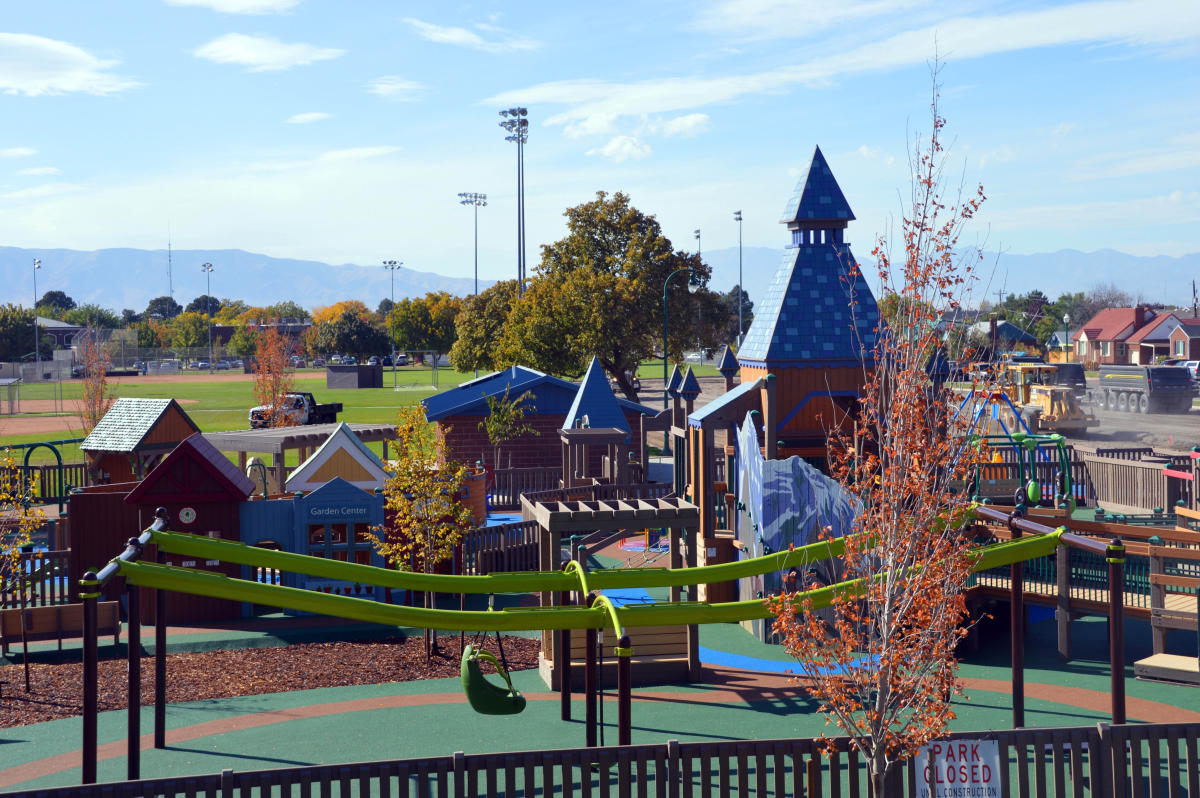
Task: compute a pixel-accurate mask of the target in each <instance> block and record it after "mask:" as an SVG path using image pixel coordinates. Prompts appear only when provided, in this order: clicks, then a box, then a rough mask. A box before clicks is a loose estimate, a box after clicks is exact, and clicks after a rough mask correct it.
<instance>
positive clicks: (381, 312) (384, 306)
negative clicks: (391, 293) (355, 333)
mask: <svg viewBox="0 0 1200 798" xmlns="http://www.w3.org/2000/svg"><path fill="white" fill-rule="evenodd" d="M395 306H396V303H395V302H393V301H392V300H390V299H388V298H387V297H384V298H383V299H381V300H379V306H378V307H376V308H375V315H376V316H378V317H379V318H380V319H384V320H386V319H387V315H388V314H389V313H391V312H392V308H393V307H395Z"/></svg>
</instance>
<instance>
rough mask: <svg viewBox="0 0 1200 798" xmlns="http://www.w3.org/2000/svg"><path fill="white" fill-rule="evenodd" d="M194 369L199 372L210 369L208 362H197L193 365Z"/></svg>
mask: <svg viewBox="0 0 1200 798" xmlns="http://www.w3.org/2000/svg"><path fill="white" fill-rule="evenodd" d="M192 368H194V369H196V370H197V371H203V370H204V369H206V368H208V361H207V360H197V361H195V362H193V363H192Z"/></svg>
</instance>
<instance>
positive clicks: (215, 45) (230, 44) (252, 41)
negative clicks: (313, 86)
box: [193, 33, 346, 72]
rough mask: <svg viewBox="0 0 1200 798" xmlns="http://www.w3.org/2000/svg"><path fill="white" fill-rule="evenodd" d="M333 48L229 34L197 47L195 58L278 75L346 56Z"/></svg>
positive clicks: (267, 37)
mask: <svg viewBox="0 0 1200 798" xmlns="http://www.w3.org/2000/svg"><path fill="white" fill-rule="evenodd" d="M345 52H346V51H345V50H338V49H336V48H333V47H316V46H314V45H311V44H305V43H303V42H296V43H295V44H288V43H287V42H281V41H279V40H278V39H276V38H273V37H270V36H247V35H245V34H244V33H227V34H225V35H224V36H220V37H218V38H216V39H213V40H212V41H211V42H209V43H208V44H204V45H201V46H200V47H197V48H196V49H195V50H194V51H193V54H194V55H195V56H196V57H197V58H204V59H207V60H209V61H212V62H214V63H217V64H240V65H242V66H246V67H249V69H250V71H251V72H275V71H279V70H283V69H291V68H292V67H297V66H305V65H307V64H311V63H313V62H314V61H328V60H329V59H331V58H338V57H340V56H342V55H344V54H345Z"/></svg>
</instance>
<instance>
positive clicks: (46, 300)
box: [38, 290, 75, 313]
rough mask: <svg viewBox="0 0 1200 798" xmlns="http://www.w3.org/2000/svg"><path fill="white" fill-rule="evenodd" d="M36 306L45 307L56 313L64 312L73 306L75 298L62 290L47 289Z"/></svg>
mask: <svg viewBox="0 0 1200 798" xmlns="http://www.w3.org/2000/svg"><path fill="white" fill-rule="evenodd" d="M38 307H39V308H46V309H48V310H51V311H54V312H56V313H65V312H66V311H68V310H71V309H72V308H74V307H75V300H74V299H71V297H69V296H67V295H66V294H65V293H64V292H62V291H58V290H54V291H47V292H46V293H44V294H42V298H41V299H39V300H38Z"/></svg>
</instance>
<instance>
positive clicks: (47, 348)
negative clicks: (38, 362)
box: [0, 304, 54, 362]
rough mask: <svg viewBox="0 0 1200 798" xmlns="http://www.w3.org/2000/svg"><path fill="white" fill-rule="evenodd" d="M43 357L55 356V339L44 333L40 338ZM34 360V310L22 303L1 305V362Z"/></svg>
mask: <svg viewBox="0 0 1200 798" xmlns="http://www.w3.org/2000/svg"><path fill="white" fill-rule="evenodd" d="M38 349H39V350H40V351H41V355H42V359H43V360H49V359H50V358H51V357H53V356H54V339H52V338H50V337H49V336H47V335H46V334H45V333H43V334H42V335H41V336H40V338H39V340H38ZM26 357H27V358H28V359H29V360H33V359H34V357H33V311H32V310H29V309H27V308H23V307H21V306H20V305H12V304H8V305H0V362H16V361H18V360H21V359H22V358H26Z"/></svg>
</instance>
